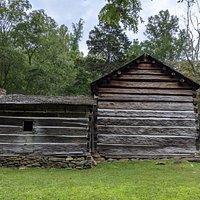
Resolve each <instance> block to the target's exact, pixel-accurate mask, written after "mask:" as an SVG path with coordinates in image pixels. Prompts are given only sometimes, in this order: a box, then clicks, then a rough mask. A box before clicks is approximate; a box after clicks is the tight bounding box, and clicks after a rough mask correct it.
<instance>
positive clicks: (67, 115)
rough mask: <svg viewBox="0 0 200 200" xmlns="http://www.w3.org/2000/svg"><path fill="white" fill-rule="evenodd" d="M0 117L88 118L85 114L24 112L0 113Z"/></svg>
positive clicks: (87, 114)
mask: <svg viewBox="0 0 200 200" xmlns="http://www.w3.org/2000/svg"><path fill="white" fill-rule="evenodd" d="M0 116H21V117H64V118H88V117H89V113H87V112H69V113H68V112H67V113H60V112H59V111H58V112H43V111H41V112H25V111H21V112H20V111H15V110H13V111H12V112H11V111H8V110H7V111H3V110H2V111H0Z"/></svg>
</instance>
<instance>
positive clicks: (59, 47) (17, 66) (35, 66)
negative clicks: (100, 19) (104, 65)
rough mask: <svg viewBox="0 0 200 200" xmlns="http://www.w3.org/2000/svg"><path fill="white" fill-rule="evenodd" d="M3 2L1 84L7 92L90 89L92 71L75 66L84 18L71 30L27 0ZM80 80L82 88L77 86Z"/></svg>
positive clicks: (55, 92)
mask: <svg viewBox="0 0 200 200" xmlns="http://www.w3.org/2000/svg"><path fill="white" fill-rule="evenodd" d="M0 4H1V7H0V59H1V60H0V87H1V88H4V89H6V90H7V92H8V93H24V94H41V95H70V94H75V95H76V94H79V93H81V94H82V93H83V94H85V93H88V91H87V92H86V90H85V88H84V86H83V85H85V84H87V83H88V80H89V81H90V80H91V79H90V75H89V74H87V73H86V72H85V70H84V69H82V68H79V67H78V66H76V60H77V59H79V58H80V57H81V53H80V51H79V42H80V40H81V38H82V34H83V20H82V19H80V20H79V22H78V23H77V24H74V23H73V24H72V28H73V31H72V33H70V32H69V31H68V28H67V27H66V26H65V25H61V26H60V27H59V26H58V25H57V24H56V22H55V21H54V20H53V19H52V18H51V17H49V16H48V15H47V14H46V13H45V12H44V10H30V9H31V5H30V3H29V1H28V0H17V1H8V0H3V1H1V2H0ZM78 77H82V78H81V80H79V78H78ZM79 81H80V84H81V85H82V86H83V88H82V89H83V91H80V90H78V89H74V87H78V84H79ZM79 89H81V88H79Z"/></svg>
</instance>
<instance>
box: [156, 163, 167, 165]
mask: <svg viewBox="0 0 200 200" xmlns="http://www.w3.org/2000/svg"><path fill="white" fill-rule="evenodd" d="M156 165H166V162H157V163H156Z"/></svg>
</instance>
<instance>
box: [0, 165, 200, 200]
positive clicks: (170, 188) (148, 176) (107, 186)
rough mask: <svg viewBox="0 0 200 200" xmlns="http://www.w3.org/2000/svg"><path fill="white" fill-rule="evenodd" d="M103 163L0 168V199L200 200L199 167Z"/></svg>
mask: <svg viewBox="0 0 200 200" xmlns="http://www.w3.org/2000/svg"><path fill="white" fill-rule="evenodd" d="M157 162H158V161H128V162H123V163H122V162H115V163H102V164H99V165H98V166H96V167H95V168H92V169H87V170H67V169H37V168H35V169H23V170H22V169H21V170H20V169H17V168H0V199H1V200H12V199H19V200H24V199H28V200H29V199H35V200H38V199H43V200H46V199H50V200H61V199H62V200H65V199H81V200H84V199H94V200H100V199H101V200H104V199H105V200H110V199H112V200H118V199H123V200H124V199H134V200H136V199H141V200H145V199H149V200H161V199H162V200H163V199H167V200H168V199H174V200H179V199H181V200H197V199H200V163H189V162H186V161H184V162H183V163H181V164H172V163H173V161H166V162H167V164H166V165H156V163H157Z"/></svg>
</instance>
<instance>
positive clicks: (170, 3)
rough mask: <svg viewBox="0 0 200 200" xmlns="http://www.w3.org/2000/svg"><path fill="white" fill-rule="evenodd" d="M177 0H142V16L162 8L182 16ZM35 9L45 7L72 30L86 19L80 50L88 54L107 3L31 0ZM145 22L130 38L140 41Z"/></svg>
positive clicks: (48, 12) (155, 12)
mask: <svg viewBox="0 0 200 200" xmlns="http://www.w3.org/2000/svg"><path fill="white" fill-rule="evenodd" d="M176 2H177V0H153V1H151V0H142V9H143V10H142V11H141V13H140V14H141V17H142V18H143V20H144V21H145V22H147V20H148V17H150V16H152V15H155V14H158V12H159V11H160V10H166V9H168V10H169V12H170V14H171V15H172V14H173V15H177V16H179V17H180V16H182V15H183V13H184V9H183V6H182V5H180V4H178V3H176ZM30 3H31V4H32V6H33V10H35V9H44V10H45V12H46V14H47V15H48V16H50V17H52V18H53V19H54V20H55V21H56V22H57V23H58V24H59V25H61V24H65V25H66V26H67V27H68V28H69V30H71V25H72V23H77V22H78V21H79V19H80V18H81V19H83V21H84V33H83V38H82V41H81V42H80V50H81V51H82V52H83V53H84V55H86V54H87V52H88V50H87V45H86V41H87V39H88V35H89V32H90V31H91V30H92V29H93V28H94V26H96V25H97V24H98V13H99V11H100V10H101V8H102V7H103V6H104V4H105V0H30ZM145 22H144V23H143V24H140V25H139V32H138V33H137V34H133V33H132V32H130V31H129V32H127V35H128V37H129V39H130V40H133V39H136V38H138V39H139V40H140V41H141V40H144V39H145V37H144V35H143V32H144V31H145Z"/></svg>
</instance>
